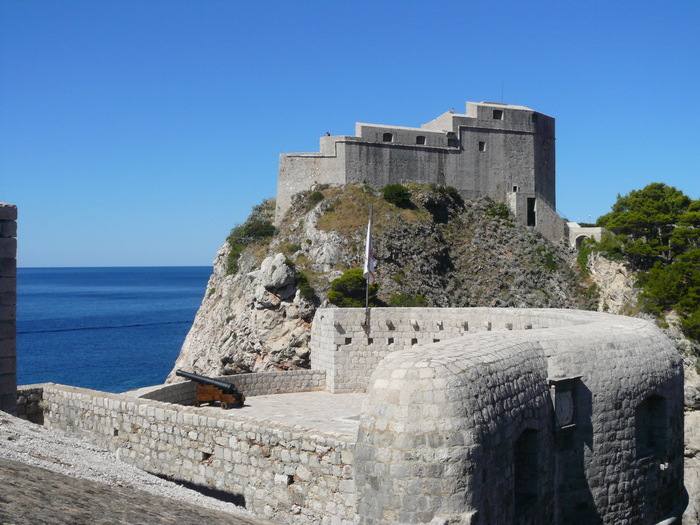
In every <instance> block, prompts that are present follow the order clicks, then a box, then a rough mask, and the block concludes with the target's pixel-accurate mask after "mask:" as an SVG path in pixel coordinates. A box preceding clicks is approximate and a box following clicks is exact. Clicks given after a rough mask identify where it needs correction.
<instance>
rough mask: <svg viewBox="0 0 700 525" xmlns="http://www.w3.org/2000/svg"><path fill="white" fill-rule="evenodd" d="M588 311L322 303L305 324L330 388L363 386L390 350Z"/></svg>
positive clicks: (574, 317) (573, 317) (563, 319)
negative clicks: (335, 305) (331, 305)
mask: <svg viewBox="0 0 700 525" xmlns="http://www.w3.org/2000/svg"><path fill="white" fill-rule="evenodd" d="M591 313H592V312H591ZM588 315H589V313H588V312H575V311H573V310H572V311H570V313H566V312H565V311H561V310H552V309H514V308H513V309H497V308H370V310H369V313H367V311H366V310H365V309H364V308H326V309H323V310H319V311H318V312H317V313H316V316H315V317H314V321H313V324H312V326H311V345H310V346H311V368H312V370H325V371H326V386H327V388H328V390H330V391H331V392H336V393H339V392H364V391H365V389H366V387H367V383H368V381H369V378H370V375H371V374H372V372H373V371H374V369H375V368H376V366H377V365H378V364H379V362H380V361H381V360H382V359H383V358H384V357H385V356H387V355H388V354H390V353H391V352H393V351H395V350H404V349H406V348H411V347H413V346H422V345H425V344H430V343H437V342H440V341H444V340H447V339H452V338H455V337H460V336H463V335H466V334H474V333H478V332H489V331H510V330H531V329H537V328H549V327H555V326H562V325H563V324H568V323H572V324H577V323H584V322H586V319H587V316H588Z"/></svg>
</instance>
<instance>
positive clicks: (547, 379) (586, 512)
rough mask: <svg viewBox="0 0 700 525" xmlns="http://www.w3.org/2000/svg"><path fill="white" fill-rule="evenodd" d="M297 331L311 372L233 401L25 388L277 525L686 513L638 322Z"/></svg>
mask: <svg viewBox="0 0 700 525" xmlns="http://www.w3.org/2000/svg"><path fill="white" fill-rule="evenodd" d="M312 346H313V353H312V356H313V357H312V367H313V369H312V370H298V371H288V372H273V373H260V374H245V375H240V376H228V378H227V380H230V381H233V382H234V383H235V384H236V386H237V387H238V389H239V390H240V391H242V392H244V393H245V394H246V398H247V399H246V406H245V407H243V408H241V409H236V410H221V409H220V408H214V407H200V408H194V407H192V406H182V405H179V404H173V403H182V404H185V405H189V404H191V403H192V401H193V399H194V388H193V386H192V385H191V384H189V383H176V384H168V385H162V386H160V387H154V388H150V389H142V390H140V391H137V392H130V393H126V394H106V393H104V392H95V391H90V390H86V389H79V388H73V387H64V386H60V385H51V384H47V385H39V386H35V387H32V388H30V390H29V391H27V392H26V395H25V393H23V397H26V398H27V399H29V397H30V396H31V395H34V396H35V397H38V396H39V395H41V396H43V405H44V407H45V408H44V424H45V425H46V426H48V427H53V428H58V429H61V430H64V431H66V432H69V433H70V434H72V435H76V436H79V437H81V438H84V439H88V440H90V441H92V442H93V443H97V444H99V445H101V446H103V447H105V448H108V449H110V450H113V451H115V452H118V454H119V456H120V457H121V458H122V459H123V460H125V461H128V462H129V463H132V464H134V465H136V466H138V467H140V468H143V469H145V470H148V471H149V472H154V473H157V474H160V475H164V476H167V477H171V478H173V479H178V480H181V481H185V482H188V483H195V484H198V485H202V486H209V487H214V488H216V489H219V490H223V491H227V492H231V493H232V494H234V495H235V496H236V497H237V498H239V499H240V501H241V503H244V504H245V506H246V507H247V508H249V509H251V510H253V511H254V512H256V513H258V514H260V515H264V516H266V517H269V518H272V519H276V520H279V521H281V522H283V523H288V524H294V525H297V524H299V525H300V524H302V523H317V522H318V523H321V522H322V521H323V520H332V521H333V522H336V523H339V524H341V525H351V524H360V525H380V524H387V523H446V522H452V523H531V524H533V525H539V524H542V525H544V524H564V523H574V522H575V523H585V524H594V523H603V522H604V523H621V522H623V521H624V520H629V519H631V518H634V522H635V523H640V524H649V525H651V524H655V523H660V522H662V521H663V520H668V519H673V518H678V517H679V516H680V515H681V514H682V511H683V509H684V505H685V504H686V502H687V500H686V499H684V498H685V492H684V488H683V366H682V361H681V358H680V356H679V355H678V354H677V352H676V350H675V348H674V346H673V343H672V342H671V341H670V340H669V339H668V338H666V337H665V336H664V335H663V333H661V331H660V330H658V329H657V328H656V327H655V326H654V325H652V324H651V323H649V322H648V321H644V320H641V319H635V318H629V317H620V316H614V315H609V314H603V313H598V312H584V311H576V310H557V309H516V308H508V309H500V308H373V309H370V310H369V311H366V310H365V309H361V308H347V309H320V310H319V311H318V312H317V314H316V316H315V318H314V322H313V326H312ZM322 389H323V390H326V391H320V390H322ZM298 390H303V391H304V392H303V393H299V392H298ZM350 391H355V393H333V392H350ZM279 392H290V393H279ZM292 392H294V393H292ZM270 394H275V395H270ZM611 466H613V467H614V468H613V467H611ZM610 494H615V498H614V499H613V498H610ZM630 509H634V515H633V516H630V514H629V513H630ZM436 520H437V521H436ZM441 520H443V521H441ZM668 523H671V521H668Z"/></svg>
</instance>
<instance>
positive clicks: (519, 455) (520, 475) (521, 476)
mask: <svg viewBox="0 0 700 525" xmlns="http://www.w3.org/2000/svg"><path fill="white" fill-rule="evenodd" d="M513 456H514V465H513V466H514V478H515V487H514V494H515V512H516V513H518V512H521V511H523V510H524V508H525V507H527V506H528V505H529V504H530V503H531V502H533V501H536V500H537V488H538V470H539V469H538V461H537V459H538V458H537V431H536V430H533V429H531V428H527V429H525V430H523V433H522V434H520V437H519V438H518V440H517V441H516V442H515V447H514V454H513Z"/></svg>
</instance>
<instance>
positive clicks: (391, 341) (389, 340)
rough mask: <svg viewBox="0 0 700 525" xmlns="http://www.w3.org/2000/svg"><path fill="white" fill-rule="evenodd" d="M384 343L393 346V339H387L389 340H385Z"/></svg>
mask: <svg viewBox="0 0 700 525" xmlns="http://www.w3.org/2000/svg"><path fill="white" fill-rule="evenodd" d="M386 343H387V344H388V345H393V344H394V338H393V337H389V338H388V339H387V340H386Z"/></svg>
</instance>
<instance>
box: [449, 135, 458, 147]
mask: <svg viewBox="0 0 700 525" xmlns="http://www.w3.org/2000/svg"><path fill="white" fill-rule="evenodd" d="M457 144H458V142H457V139H456V138H454V137H448V138H447V147H448V148H456V147H457Z"/></svg>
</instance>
